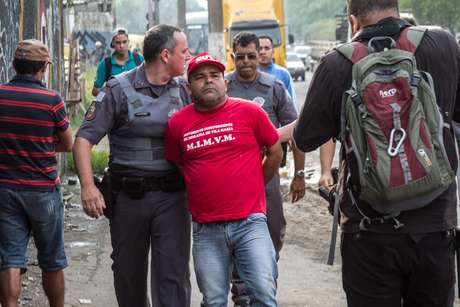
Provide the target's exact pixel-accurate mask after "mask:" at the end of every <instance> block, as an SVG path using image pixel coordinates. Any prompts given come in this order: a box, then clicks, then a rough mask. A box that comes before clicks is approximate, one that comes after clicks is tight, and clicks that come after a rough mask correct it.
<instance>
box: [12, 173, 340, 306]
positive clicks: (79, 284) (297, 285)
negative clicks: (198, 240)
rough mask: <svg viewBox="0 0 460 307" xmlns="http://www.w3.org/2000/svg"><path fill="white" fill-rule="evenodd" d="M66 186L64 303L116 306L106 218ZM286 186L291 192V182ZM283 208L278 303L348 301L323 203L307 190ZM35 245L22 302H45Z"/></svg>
mask: <svg viewBox="0 0 460 307" xmlns="http://www.w3.org/2000/svg"><path fill="white" fill-rule="evenodd" d="M286 183H287V181H286ZM67 189H69V190H73V193H74V195H75V196H74V198H73V199H71V201H70V202H69V203H68V204H67V209H66V229H65V241H66V244H65V247H66V253H67V256H68V259H69V267H68V268H67V269H66V270H65V274H66V306H69V307H70V306H84V305H87V306H100V307H111V306H116V300H115V295H114V291H113V286H112V282H113V279H112V272H111V269H110V264H111V259H110V251H111V247H110V236H109V233H108V222H107V220H106V219H98V220H94V219H89V218H87V217H86V216H85V215H84V214H83V213H82V210H81V208H80V206H79V205H78V203H77V202H78V201H79V199H78V195H77V192H78V189H77V188H76V187H70V188H69V187H67ZM284 189H285V190H286V191H287V185H285V186H284ZM285 211H286V219H287V221H288V228H287V235H286V243H285V246H284V248H283V250H282V252H281V259H280V262H279V279H278V286H279V290H278V299H279V306H283V307H284V306H286V307H296V306H302V307H305V306H308V307H327V306H330V307H339V306H345V302H344V295H343V292H342V291H341V280H340V259H339V258H340V257H338V259H337V262H336V264H335V265H334V266H328V265H326V264H325V263H326V257H327V252H328V244H329V227H330V216H329V215H328V212H327V209H326V208H325V203H324V202H323V201H322V200H321V199H320V198H319V197H318V196H317V195H316V193H315V192H312V191H309V192H307V196H306V198H305V199H304V200H303V201H301V202H300V203H296V204H291V203H290V202H285ZM32 244H33V243H31V246H30V248H29V251H30V255H29V256H30V257H29V258H30V262H29V268H28V272H27V273H26V274H25V275H24V276H23V292H22V295H21V305H23V306H34V307H41V306H47V303H46V298H45V297H44V293H43V291H42V289H41V287H40V273H39V268H38V266H37V263H36V260H35V259H36V258H35V249H34V248H33V245H32ZM192 271H193V269H192ZM192 287H193V288H192V306H193V307H195V306H199V302H200V300H201V297H200V295H199V291H198V289H197V286H196V281H195V277H194V275H193V274H192ZM133 307H134V306H133Z"/></svg>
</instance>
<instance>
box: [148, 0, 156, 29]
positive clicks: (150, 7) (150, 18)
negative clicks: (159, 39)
mask: <svg viewBox="0 0 460 307" xmlns="http://www.w3.org/2000/svg"><path fill="white" fill-rule="evenodd" d="M147 9H148V12H147V16H148V18H147V19H148V21H149V24H148V28H149V29H150V28H151V27H153V25H154V24H155V22H154V16H153V3H152V0H147Z"/></svg>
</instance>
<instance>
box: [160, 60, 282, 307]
mask: <svg viewBox="0 0 460 307" xmlns="http://www.w3.org/2000/svg"><path fill="white" fill-rule="evenodd" d="M224 71H225V66H224V64H222V63H221V62H219V61H217V60H216V59H214V58H213V57H212V56H211V55H209V54H207V53H201V54H199V55H197V56H196V57H195V58H193V59H192V60H191V61H190V64H189V66H188V71H187V75H188V81H189V88H190V91H191V95H192V98H193V104H191V105H189V106H187V107H186V108H184V109H182V110H181V111H179V112H178V113H177V114H175V115H174V116H173V117H172V118H171V119H170V120H169V122H168V125H167V128H166V131H165V143H166V157H167V159H168V160H170V161H172V162H174V163H175V164H177V165H178V167H179V168H180V169H182V171H183V174H184V177H185V183H186V186H187V196H188V206H189V210H190V212H191V214H192V220H193V261H194V267H195V273H196V277H197V281H198V287H199V288H200V291H201V293H202V294H203V304H202V305H204V306H227V297H228V291H229V276H230V273H231V267H232V265H231V264H232V263H233V264H234V266H235V267H236V268H237V269H238V272H239V274H240V276H241V278H242V280H243V281H244V282H245V283H246V286H247V288H248V289H249V292H250V299H251V300H252V302H253V305H254V306H267V307H268V306H270V307H275V306H277V303H276V279H277V277H278V271H277V267H276V257H275V250H274V248H273V243H272V242H271V240H270V235H269V231H268V227H267V217H266V206H265V195H264V183H267V182H269V181H270V180H271V178H272V177H273V175H275V174H276V172H277V170H278V167H279V163H280V161H281V158H282V150H281V145H280V142H279V141H278V133H277V131H276V130H275V128H274V127H273V125H272V123H271V122H270V120H269V118H268V116H267V115H266V114H265V113H264V112H263V110H262V109H261V108H259V107H258V106H257V105H254V104H251V103H249V102H248V101H245V100H242V99H235V98H231V97H227V95H226V93H225V92H226V81H225V79H224ZM262 148H265V152H266V157H265V159H264V160H263V162H262V159H261V155H260V151H261V150H262ZM242 178H245V179H246V180H241V179H242Z"/></svg>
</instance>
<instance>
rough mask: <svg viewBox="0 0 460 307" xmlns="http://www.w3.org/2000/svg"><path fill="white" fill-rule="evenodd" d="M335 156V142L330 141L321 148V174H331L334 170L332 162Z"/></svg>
mask: <svg viewBox="0 0 460 307" xmlns="http://www.w3.org/2000/svg"><path fill="white" fill-rule="evenodd" d="M334 154H335V142H334V141H333V140H332V139H330V140H329V141H327V142H326V143H324V144H323V145H321V146H320V148H319V160H320V164H321V174H324V173H326V172H330V171H331V168H332V161H333V160H334Z"/></svg>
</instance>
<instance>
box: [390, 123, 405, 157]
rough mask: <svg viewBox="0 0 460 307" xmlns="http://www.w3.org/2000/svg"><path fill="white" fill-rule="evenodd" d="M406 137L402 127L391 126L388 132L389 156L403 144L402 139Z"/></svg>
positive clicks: (396, 152)
mask: <svg viewBox="0 0 460 307" xmlns="http://www.w3.org/2000/svg"><path fill="white" fill-rule="evenodd" d="M405 139H406V131H405V130H404V129H403V128H399V129H396V128H393V129H392V130H391V134H390V142H389V144H388V150H387V152H388V155H389V156H390V157H395V156H396V155H397V154H398V152H399V148H400V147H401V145H402V144H403V142H404V140H405ZM395 142H396V146H394V143H395Z"/></svg>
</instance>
